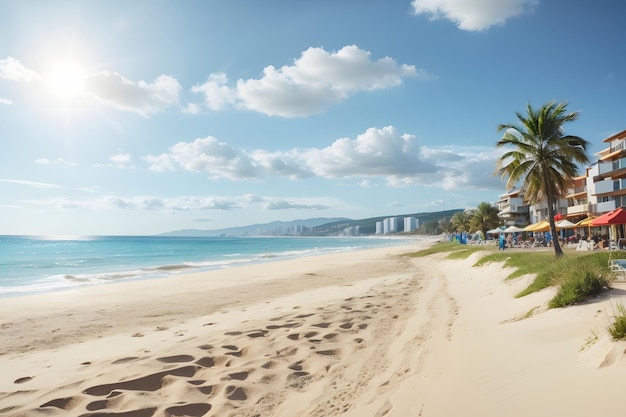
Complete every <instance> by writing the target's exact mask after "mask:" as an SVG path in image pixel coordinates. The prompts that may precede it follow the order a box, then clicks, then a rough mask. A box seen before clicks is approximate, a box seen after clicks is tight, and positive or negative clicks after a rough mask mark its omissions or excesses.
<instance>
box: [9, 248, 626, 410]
mask: <svg viewBox="0 0 626 417" xmlns="http://www.w3.org/2000/svg"><path fill="white" fill-rule="evenodd" d="M418 247H419V245H418V244H416V245H415V246H410V247H401V248H400V247H398V248H385V249H376V250H367V251H361V252H353V253H343V254H334V255H325V256H322V257H316V258H305V259H299V260H293V261H286V262H276V263H268V264H263V265H256V266H251V267H244V268H236V269H232V270H228V271H219V272H210V273H204V274H194V275H189V276H185V277H177V278H174V279H164V280H158V281H149V282H148V281H143V282H133V283H127V284H111V285H107V286H104V287H100V288H91V289H82V290H78V291H70V292H65V293H59V294H56V295H53V296H51V295H47V296H35V297H23V298H20V299H7V300H2V304H1V305H0V314H1V316H0V317H1V318H0V331H1V332H2V333H1V336H2V337H1V338H0V369H2V370H3V372H2V377H1V378H0V416H29V417H30V416H133V417H137V416H139V417H142V416H146V417H152V416H250V417H252V416H285V417H286V416H320V417H321V416H340V415H341V416H353V417H356V416H373V417H382V416H397V417H400V416H409V415H412V416H454V415H482V416H528V415H564V414H565V415H568V416H588V415H590V414H592V413H594V414H596V415H609V414H619V413H620V412H621V410H622V406H621V404H620V393H621V386H620V379H622V375H623V374H624V371H626V360H625V359H624V348H625V347H626V345H624V344H623V343H621V342H620V343H615V342H612V341H610V340H609V338H608V334H606V331H604V329H603V327H602V326H603V325H604V323H606V319H607V316H606V314H607V312H608V309H609V308H610V306H611V305H614V304H615V303H617V302H621V301H620V300H621V298H622V297H623V289H620V288H616V289H614V290H612V291H611V292H610V293H609V294H607V296H605V297H603V298H600V299H596V300H592V302H589V303H585V304H583V305H580V306H575V307H571V308H567V309H562V310H547V309H546V308H545V305H546V301H547V300H548V299H549V297H550V296H551V291H552V290H546V291H543V292H541V293H538V294H533V295H531V296H528V297H524V298H522V299H515V298H514V297H513V295H514V294H515V293H516V292H517V291H519V289H520V288H523V286H524V285H526V284H527V281H528V280H529V279H530V278H529V277H522V278H520V279H517V280H515V281H514V282H505V281H504V278H505V277H506V276H507V275H508V271H506V270H505V269H503V268H502V266H501V265H496V264H492V265H487V266H484V267H481V268H473V267H472V265H473V263H474V262H475V260H476V259H475V258H472V259H469V260H465V261H449V260H444V259H443V257H442V256H432V257H429V258H426V259H410V258H403V257H399V256H398V255H399V254H402V253H406V252H407V251H411V250H416V249H417V248H418ZM609 296H610V297H611V298H608V297H609ZM594 335H597V337H594Z"/></svg>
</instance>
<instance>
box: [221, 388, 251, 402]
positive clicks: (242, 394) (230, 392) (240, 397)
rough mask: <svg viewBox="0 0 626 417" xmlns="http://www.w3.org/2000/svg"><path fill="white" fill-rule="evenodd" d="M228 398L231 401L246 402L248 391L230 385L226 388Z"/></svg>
mask: <svg viewBox="0 0 626 417" xmlns="http://www.w3.org/2000/svg"><path fill="white" fill-rule="evenodd" d="M226 398H228V399H229V400H231V401H245V400H247V399H248V395H247V394H246V390H245V389H243V388H242V387H236V386H234V385H229V386H228V387H226Z"/></svg>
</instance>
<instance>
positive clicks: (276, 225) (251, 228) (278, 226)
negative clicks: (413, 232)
mask: <svg viewBox="0 0 626 417" xmlns="http://www.w3.org/2000/svg"><path fill="white" fill-rule="evenodd" d="M459 211H463V209H453V210H444V211H437V212H427V213H411V214H395V215H389V216H379V217H370V218H367V219H359V220H353V219H349V218H344V217H334V218H332V217H331V218H325V217H317V218H311V219H298V220H292V221H273V222H270V223H262V224H251V225H248V226H238V227H228V228H223V229H210V230H202V229H182V230H175V231H171V232H166V233H161V234H160V235H159V236H176V237H202V236H207V237H208V236H286V235H301V236H336V235H340V234H342V233H343V232H344V230H345V229H346V228H350V227H356V226H358V227H359V232H360V234H361V235H373V234H375V233H376V222H379V221H382V220H384V219H386V218H388V217H397V218H399V219H403V218H405V217H415V218H416V219H418V220H419V222H420V225H421V224H424V223H425V222H428V221H432V220H440V219H443V218H448V217H452V215H454V213H458V212H459ZM399 225H400V228H401V229H402V227H403V226H404V224H403V223H402V220H400V222H399Z"/></svg>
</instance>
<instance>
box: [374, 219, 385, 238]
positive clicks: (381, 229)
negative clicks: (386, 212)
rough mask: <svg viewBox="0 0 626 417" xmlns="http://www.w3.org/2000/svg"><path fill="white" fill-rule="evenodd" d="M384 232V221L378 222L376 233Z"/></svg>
mask: <svg viewBox="0 0 626 417" xmlns="http://www.w3.org/2000/svg"><path fill="white" fill-rule="evenodd" d="M383 233H385V229H384V227H383V222H376V234H377V235H382V234H383Z"/></svg>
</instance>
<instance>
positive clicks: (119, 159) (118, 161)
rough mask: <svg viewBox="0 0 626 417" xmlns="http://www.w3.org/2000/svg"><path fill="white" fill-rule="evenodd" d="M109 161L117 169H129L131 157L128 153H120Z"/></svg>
mask: <svg viewBox="0 0 626 417" xmlns="http://www.w3.org/2000/svg"><path fill="white" fill-rule="evenodd" d="M109 161H111V163H112V164H113V165H114V166H116V167H117V168H129V167H130V166H132V162H133V157H132V156H130V154H129V153H120V154H117V155H112V156H110V157H109Z"/></svg>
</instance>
